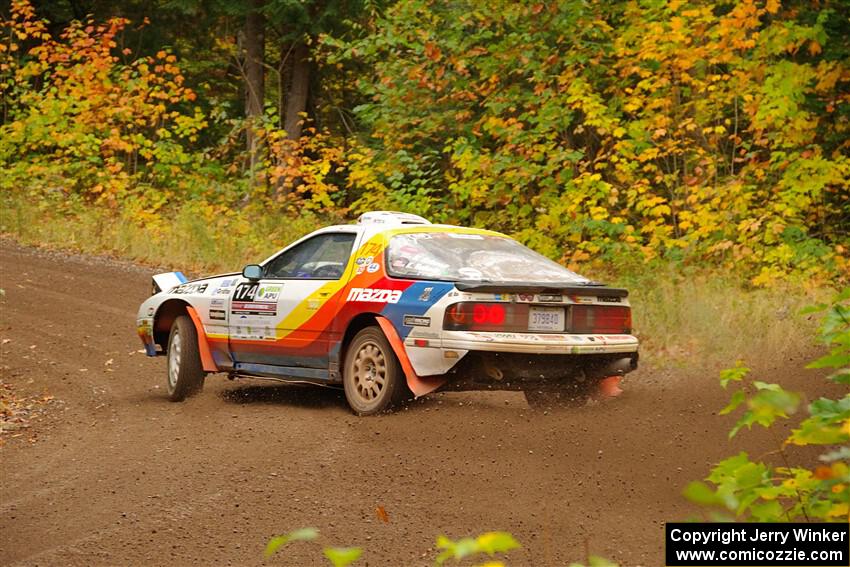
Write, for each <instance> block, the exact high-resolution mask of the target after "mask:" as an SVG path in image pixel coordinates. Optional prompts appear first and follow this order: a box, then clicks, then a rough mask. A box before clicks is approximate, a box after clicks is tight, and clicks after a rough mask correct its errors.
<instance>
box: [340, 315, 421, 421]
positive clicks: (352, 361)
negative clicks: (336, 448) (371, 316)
mask: <svg viewBox="0 0 850 567" xmlns="http://www.w3.org/2000/svg"><path fill="white" fill-rule="evenodd" d="M342 383H343V387H344V389H345V399H346V400H348V405H349V406H351V409H352V410H354V412H355V413H356V414H357V415H374V414H376V413H380V412H383V411H386V410H388V409H389V408H391V407H392V406H393V405H395V404H398V403H400V402H402V401H404V399H405V398H407V397H409V396H410V390H409V389H408V388H407V381H406V380H405V378H404V373H403V372H402V369H401V365H400V364H399V362H398V358H397V357H396V355H395V353H394V352H393V349H392V347H391V346H390V343H389V341H388V340H387V338H386V337H385V336H384V333H383V332H382V331H381V329H380V328H379V327H366V328H365V329H363V330H362V331H360V332H359V333H357V335H355V336H354V339H353V340H352V341H351V344H350V345H349V346H348V350H347V351H346V354H345V366H344V368H343V376H342Z"/></svg>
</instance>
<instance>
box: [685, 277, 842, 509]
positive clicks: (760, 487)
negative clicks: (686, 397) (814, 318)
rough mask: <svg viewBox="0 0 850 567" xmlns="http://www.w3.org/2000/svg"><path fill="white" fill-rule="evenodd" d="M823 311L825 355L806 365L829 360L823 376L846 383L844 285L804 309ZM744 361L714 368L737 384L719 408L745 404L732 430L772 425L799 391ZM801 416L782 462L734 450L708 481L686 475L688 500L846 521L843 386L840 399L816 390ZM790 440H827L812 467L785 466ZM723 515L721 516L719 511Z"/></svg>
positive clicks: (802, 443)
mask: <svg viewBox="0 0 850 567" xmlns="http://www.w3.org/2000/svg"><path fill="white" fill-rule="evenodd" d="M807 312H809V313H816V312H817V313H823V319H822V322H821V328H820V338H821V340H822V342H823V343H824V344H826V345H827V346H829V347H830V348H831V351H830V353H829V354H828V355H826V356H824V357H821V358H819V359H818V360H816V361H815V362H813V363H811V364H809V368H833V369H836V371H835V372H834V373H833V374H832V375H831V376H829V379H830V380H832V381H834V382H836V383H838V384H842V385H846V384H847V376H848V371H850V368H848V363H850V316H848V315H850V289H845V290H844V291H843V292H841V293H840V294H838V295H837V296H836V297H835V298H833V300H832V302H831V303H829V304H821V305H818V306H816V307H814V308H811V309H808V310H807ZM748 373H749V369H748V368H746V367H744V366H742V365H741V363H740V362H739V363H738V364H737V365H736V367H735V368H732V369H729V370H724V371H723V372H722V373H721V384H722V385H723V387H724V388H725V387H726V386H727V385H729V384H731V383H736V384H739V385H740V386H741V387H740V389H738V390H736V391H735V393H734V394H733V395H732V399H731V401H730V403H729V405H727V406H726V407H725V408H724V409H723V410H721V412H720V413H721V414H727V413H731V412H733V411H735V410H736V409H738V408H739V407H740V406H744V407H745V411H744V412H743V414H742V415H741V416H740V418H739V419H738V420H737V422H736V423H735V425H734V426H733V428H732V430H731V432H730V434H729V436H730V437H733V436H734V435H735V434H736V433H737V432H738V431H739V430H740V429H741V428H742V427H744V426H747V427H750V426H752V425H753V424H759V425H762V426H764V427H771V426H772V425H773V424H774V423H775V421H776V420H777V419H784V418H787V417H788V416H789V415H790V414H793V413H794V412H795V411H796V410H797V407H798V405H799V399H800V396H799V395H798V394H794V393H792V392H788V391H786V390H784V389H783V388H782V387H781V386H779V385H778V384H767V383H764V382H759V381H756V380H753V381H751V382H750V381H748V380H747V378H748ZM807 409H808V416H807V417H806V418H804V419H803V420H802V421H801V422H800V424H799V425H798V426H797V427H796V428H794V429H793V431H792V432H791V434H790V435H789V436H788V437H787V438H786V439H785V441H784V442H783V445H782V447H780V448H779V450H778V451H777V454H778V455H779V456H780V457H781V458H782V460H783V466H775V465H773V464H770V463H767V462H763V461H753V460H752V459H750V457H749V455H747V453H744V452H742V453H739V454H738V455H736V456H734V457H730V458H728V459H725V460H724V461H722V462H720V463H718V464H717V465H715V466H714V468H713V469H712V471H711V474H710V475H709V476H708V478H707V479H706V480H707V481H708V483H709V484H706V483H703V482H692V483H690V484H689V485H688V487H687V488H686V489H685V491H684V495H685V497H687V498H688V499H689V500H691V501H693V502H695V503H697V504H699V505H701V506H708V507H721V508H725V509H726V510H728V511H731V512H733V513H734V514H735V516H737V517H743V518H746V519H750V520H753V521H759V522H769V521H797V520H801V519H806V520H809V519H812V518H818V519H821V520H827V521H848V518H850V450H848V447H847V444H848V443H850V393H848V394H846V395H845V396H844V397H842V398H840V399H828V398H821V399H819V400H815V401H814V402H812V403H811V404H809V406H808V408H807ZM789 445H798V446H808V445H817V446H823V447H825V448H827V451H826V452H825V453H823V454H822V455H821V456H820V461H821V462H822V463H824V464H821V465H817V466H814V467H809V468H807V467H803V466H796V467H794V466H790V465H789V464H788V462H787V456H786V454H785V450H786V447H787V446H789ZM719 517H721V518H723V516H719Z"/></svg>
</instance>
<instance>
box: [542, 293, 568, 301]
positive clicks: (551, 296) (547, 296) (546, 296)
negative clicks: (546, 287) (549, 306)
mask: <svg viewBox="0 0 850 567" xmlns="http://www.w3.org/2000/svg"><path fill="white" fill-rule="evenodd" d="M537 297H538V301H540V302H541V303H561V302H562V301H564V298H563V297H561V294H559V293H541V294H540V295H539V296H537Z"/></svg>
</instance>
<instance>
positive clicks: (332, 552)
mask: <svg viewBox="0 0 850 567" xmlns="http://www.w3.org/2000/svg"><path fill="white" fill-rule="evenodd" d="M322 553H323V554H324V555H325V557H327V558H328V560H329V561H330V562H331V563H333V566H334V567H345V566H346V565H351V564H352V563H354V562H355V561H357V560H358V559H359V558H360V556H361V555H362V554H363V550H362V549H360V548H359V547H326V548H325V549H323V550H322Z"/></svg>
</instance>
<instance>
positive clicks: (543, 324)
mask: <svg viewBox="0 0 850 567" xmlns="http://www.w3.org/2000/svg"><path fill="white" fill-rule="evenodd" d="M528 330H529V331H556V332H561V331H563V330H564V310H563V309H562V308H560V307H532V308H530V309H529V310H528Z"/></svg>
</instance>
